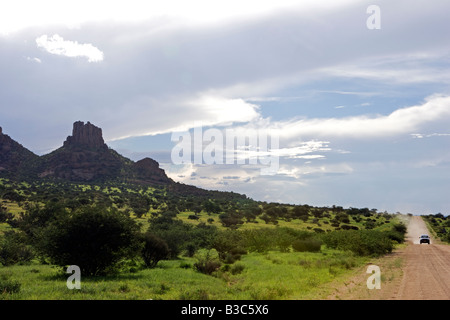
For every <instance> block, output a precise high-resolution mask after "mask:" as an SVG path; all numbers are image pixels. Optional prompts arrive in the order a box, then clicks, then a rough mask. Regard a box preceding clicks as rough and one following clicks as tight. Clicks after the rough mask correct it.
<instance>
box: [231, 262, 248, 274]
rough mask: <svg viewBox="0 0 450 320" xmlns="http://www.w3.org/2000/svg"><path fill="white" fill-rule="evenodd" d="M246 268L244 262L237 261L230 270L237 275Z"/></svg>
mask: <svg viewBox="0 0 450 320" xmlns="http://www.w3.org/2000/svg"><path fill="white" fill-rule="evenodd" d="M244 269H245V266H244V265H243V264H241V263H236V264H234V265H233V266H232V267H231V269H230V272H231V274H233V275H236V274H240V273H242V271H244Z"/></svg>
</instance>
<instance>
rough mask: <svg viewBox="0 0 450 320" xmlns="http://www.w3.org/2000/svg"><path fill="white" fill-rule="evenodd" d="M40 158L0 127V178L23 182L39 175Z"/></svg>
mask: <svg viewBox="0 0 450 320" xmlns="http://www.w3.org/2000/svg"><path fill="white" fill-rule="evenodd" d="M39 162H40V158H39V156H37V155H36V154H34V153H33V152H31V151H30V150H28V149H27V148H25V147H23V146H22V145H21V144H19V143H18V142H16V141H14V140H13V139H11V137H10V136H8V135H6V134H4V133H3V130H2V128H1V127H0V176H6V177H8V178H11V179H14V180H23V179H25V178H26V177H27V176H29V175H33V174H37V171H33V170H37V167H38V166H39Z"/></svg>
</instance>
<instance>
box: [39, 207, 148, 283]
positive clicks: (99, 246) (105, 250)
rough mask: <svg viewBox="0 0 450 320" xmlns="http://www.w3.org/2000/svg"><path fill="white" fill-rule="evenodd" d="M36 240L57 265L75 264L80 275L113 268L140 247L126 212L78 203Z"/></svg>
mask: <svg viewBox="0 0 450 320" xmlns="http://www.w3.org/2000/svg"><path fill="white" fill-rule="evenodd" d="M41 235H42V238H41V240H40V241H39V243H38V244H37V245H38V247H39V249H40V250H41V251H42V252H43V253H44V254H45V255H47V256H48V257H49V258H50V261H51V262H52V263H53V264H55V265H57V266H61V267H65V266H67V265H77V266H79V267H80V269H81V273H82V274H83V275H87V276H89V275H101V274H106V273H109V272H111V271H114V270H115V268H116V267H117V266H118V264H119V262H120V261H122V260H124V259H130V258H133V257H135V256H136V255H137V254H138V252H139V249H140V241H139V238H138V236H139V226H138V225H137V224H136V221H135V220H133V219H132V218H130V217H129V216H127V215H125V214H123V213H121V212H119V211H117V210H115V209H109V210H108V209H105V208H101V207H90V206H86V207H82V208H80V209H79V210H76V211H74V212H72V213H71V214H67V215H64V216H61V217H59V218H58V219H56V220H55V221H53V222H52V223H50V225H49V226H48V227H46V228H44V230H43V231H42V233H41Z"/></svg>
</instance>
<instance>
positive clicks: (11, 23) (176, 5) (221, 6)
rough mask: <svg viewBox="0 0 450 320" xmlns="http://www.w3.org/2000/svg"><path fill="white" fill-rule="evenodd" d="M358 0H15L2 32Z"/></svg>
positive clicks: (185, 19) (5, 6)
mask: <svg viewBox="0 0 450 320" xmlns="http://www.w3.org/2000/svg"><path fill="white" fill-rule="evenodd" d="M354 2H357V0H340V1H339V2H337V1H333V0H322V1H315V0H303V1H301V2H299V1H297V0H278V1H272V0H247V1H240V0H228V1H209V0H190V1H183V0H166V1H148V0H127V1H121V0H108V1H107V0H97V1H89V0H77V1H74V0H72V1H58V0H41V1H34V0H15V1H3V2H1V3H0V35H1V34H9V33H12V32H15V31H18V30H21V29H24V28H28V27H36V26H43V25H64V26H68V27H71V28H77V27H79V26H80V25H81V24H83V23H87V22H99V21H115V22H130V21H131V22H133V23H135V22H138V21H145V20H149V19H166V20H170V21H171V23H175V24H178V23H180V22H181V23H189V24H205V23H207V24H211V23H217V22H222V21H225V20H234V19H236V18H241V19H243V18H248V17H254V16H257V15H267V14H269V13H273V12H275V11H279V10H289V9H292V8H295V9H299V10H311V9H321V10H329V9H332V8H335V7H340V6H342V5H347V4H349V3H354Z"/></svg>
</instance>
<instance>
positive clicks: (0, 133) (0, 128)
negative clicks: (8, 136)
mask: <svg viewBox="0 0 450 320" xmlns="http://www.w3.org/2000/svg"><path fill="white" fill-rule="evenodd" d="M2 134H3V131H2V127H0V136H1V135H2Z"/></svg>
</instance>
